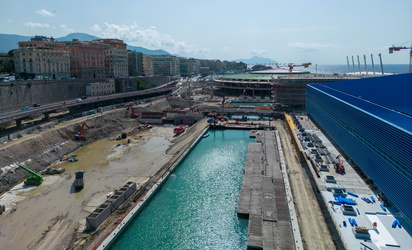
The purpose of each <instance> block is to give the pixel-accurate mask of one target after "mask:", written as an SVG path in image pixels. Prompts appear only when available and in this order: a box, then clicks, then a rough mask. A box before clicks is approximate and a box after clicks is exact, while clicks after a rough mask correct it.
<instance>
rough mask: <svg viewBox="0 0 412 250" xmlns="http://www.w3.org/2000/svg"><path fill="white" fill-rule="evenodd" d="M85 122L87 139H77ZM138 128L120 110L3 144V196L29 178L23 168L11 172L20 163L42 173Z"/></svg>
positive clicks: (0, 183) (0, 188) (0, 155)
mask: <svg viewBox="0 0 412 250" xmlns="http://www.w3.org/2000/svg"><path fill="white" fill-rule="evenodd" d="M83 122H86V124H87V127H85V128H84V135H85V137H86V140H80V141H78V140H74V134H76V133H78V132H79V129H80V126H81V125H82V124H83ZM139 125H140V124H139V123H138V122H137V121H136V120H135V119H130V118H125V117H124V110H123V109H118V110H113V111H110V112H107V113H105V114H103V115H100V114H96V115H92V116H88V117H84V118H80V119H76V120H72V121H67V122H64V123H61V124H57V125H56V126H55V127H54V128H52V129H49V130H46V131H36V132H34V133H32V134H29V135H25V136H23V137H22V138H19V139H18V140H15V141H11V142H8V143H6V144H3V145H1V146H0V159H2V161H1V165H0V168H1V169H2V170H3V173H2V175H1V176H0V193H3V192H5V191H7V190H9V189H10V188H11V187H12V186H14V185H15V184H17V183H19V182H21V181H23V180H24V179H25V178H26V177H27V176H28V173H26V171H24V170H22V169H18V170H16V171H9V170H11V169H13V168H15V167H17V166H18V165H19V164H24V165H26V167H28V168H30V169H32V170H33V171H35V172H39V171H41V170H43V169H45V168H46V167H48V166H50V165H51V164H53V163H55V162H58V161H59V160H61V159H62V158H63V157H64V156H65V155H67V154H70V153H71V152H73V151H75V150H77V149H79V148H80V147H82V146H83V145H86V144H89V143H92V142H94V141H97V140H100V139H103V138H107V137H110V136H117V135H119V134H120V133H122V132H128V131H133V130H134V129H135V128H136V127H138V126H139Z"/></svg>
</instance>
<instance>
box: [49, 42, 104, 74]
mask: <svg viewBox="0 0 412 250" xmlns="http://www.w3.org/2000/svg"><path fill="white" fill-rule="evenodd" d="M57 48H58V49H61V50H64V51H68V52H69V53H70V72H71V76H72V77H76V78H83V79H90V78H104V77H105V63H104V62H105V61H104V57H105V51H104V49H105V46H104V45H103V44H101V43H99V42H81V41H79V40H78V39H73V40H72V41H67V42H58V43H57Z"/></svg>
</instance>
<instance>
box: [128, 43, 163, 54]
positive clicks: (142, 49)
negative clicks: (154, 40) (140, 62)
mask: <svg viewBox="0 0 412 250" xmlns="http://www.w3.org/2000/svg"><path fill="white" fill-rule="evenodd" d="M127 49H128V50H132V51H136V52H141V53H143V54H146V55H170V53H169V52H166V51H164V50H162V49H157V50H150V49H145V48H143V47H138V46H131V45H127Z"/></svg>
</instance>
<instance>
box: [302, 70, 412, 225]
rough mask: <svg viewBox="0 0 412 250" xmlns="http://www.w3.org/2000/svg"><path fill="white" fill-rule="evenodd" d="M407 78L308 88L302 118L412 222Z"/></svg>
mask: <svg viewBox="0 0 412 250" xmlns="http://www.w3.org/2000/svg"><path fill="white" fill-rule="evenodd" d="M411 83H412V74H401V75H393V76H382V77H370V78H365V79H358V80H348V81H341V82H329V83H321V84H310V85H308V86H307V98H306V106H307V112H308V113H309V114H310V116H312V117H313V118H314V120H315V121H316V122H317V123H318V124H319V125H320V126H321V127H322V128H323V129H324V130H325V131H326V132H327V134H329V135H330V136H331V137H332V138H333V140H334V141H335V142H336V143H337V144H338V145H339V146H340V148H341V149H342V150H343V151H344V153H345V154H346V155H347V156H349V157H350V159H351V160H352V161H353V162H354V163H355V164H356V165H357V166H358V167H359V168H360V169H361V170H362V171H363V172H364V173H365V174H366V175H367V177H368V178H369V179H370V180H372V182H373V184H374V185H375V186H376V187H377V188H378V190H380V192H381V193H382V195H383V197H384V198H385V199H386V200H387V201H389V202H390V203H391V204H393V205H394V207H395V208H397V209H398V210H399V211H401V212H402V213H403V214H404V215H405V217H406V218H407V219H408V220H409V221H412V206H411V203H412V198H411V197H412V196H411V194H412V157H411V156H412V101H411V100H412V94H411V93H412V85H411Z"/></svg>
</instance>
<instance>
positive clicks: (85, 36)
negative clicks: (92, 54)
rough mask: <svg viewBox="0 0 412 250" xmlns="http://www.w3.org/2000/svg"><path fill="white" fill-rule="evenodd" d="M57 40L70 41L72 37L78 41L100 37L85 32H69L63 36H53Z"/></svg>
mask: <svg viewBox="0 0 412 250" xmlns="http://www.w3.org/2000/svg"><path fill="white" fill-rule="evenodd" d="M55 39H56V40H57V41H59V42H62V41H71V40H73V39H78V40H79V41H82V42H83V41H91V40H95V39H100V37H97V36H92V35H89V34H86V33H71V34H68V35H67V36H64V37H59V38H55Z"/></svg>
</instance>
